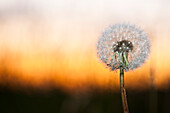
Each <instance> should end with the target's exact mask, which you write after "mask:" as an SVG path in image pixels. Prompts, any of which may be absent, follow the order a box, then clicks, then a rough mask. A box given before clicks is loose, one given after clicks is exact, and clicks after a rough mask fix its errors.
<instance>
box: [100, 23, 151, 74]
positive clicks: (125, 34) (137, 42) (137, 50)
mask: <svg viewBox="0 0 170 113" xmlns="http://www.w3.org/2000/svg"><path fill="white" fill-rule="evenodd" d="M121 52H127V53H128V61H129V64H128V66H127V67H126V68H125V70H126V71H129V70H133V69H136V68H138V67H139V66H141V65H142V64H143V63H144V62H145V60H146V59H147V57H148V54H149V52H150V41H149V38H148V37H147V35H146V33H145V32H144V31H143V30H141V29H140V28H138V27H136V26H135V25H131V24H115V25H112V26H109V27H108V28H106V30H105V31H103V33H102V34H101V36H100V37H99V39H98V42H97V55H98V57H99V59H100V60H101V61H102V62H103V63H105V64H106V67H108V68H110V70H112V71H113V70H116V69H119V68H120V65H119V63H118V62H117V61H116V60H113V61H112V59H113V58H112V56H113V55H114V54H115V53H121Z"/></svg>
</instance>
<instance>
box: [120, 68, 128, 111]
mask: <svg viewBox="0 0 170 113" xmlns="http://www.w3.org/2000/svg"><path fill="white" fill-rule="evenodd" d="M120 90H121V97H122V106H123V109H124V113H129V109H128V103H127V98H126V90H125V86H124V69H123V67H120Z"/></svg>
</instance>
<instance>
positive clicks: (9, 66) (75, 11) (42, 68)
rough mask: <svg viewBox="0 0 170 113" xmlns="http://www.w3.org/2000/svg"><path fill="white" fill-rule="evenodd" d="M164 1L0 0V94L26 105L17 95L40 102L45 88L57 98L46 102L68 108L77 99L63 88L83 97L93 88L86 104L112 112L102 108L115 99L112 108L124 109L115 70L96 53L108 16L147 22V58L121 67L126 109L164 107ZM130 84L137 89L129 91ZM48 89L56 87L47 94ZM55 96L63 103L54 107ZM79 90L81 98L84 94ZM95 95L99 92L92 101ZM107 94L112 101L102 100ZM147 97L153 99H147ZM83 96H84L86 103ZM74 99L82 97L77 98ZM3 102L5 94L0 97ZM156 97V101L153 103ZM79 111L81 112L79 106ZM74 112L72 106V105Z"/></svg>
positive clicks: (169, 16)
mask: <svg viewBox="0 0 170 113" xmlns="http://www.w3.org/2000/svg"><path fill="white" fill-rule="evenodd" d="M169 5H170V1H168V0H165V1H161V0H142V1H140V0H137V1H135V0H127V1H123V0H86V1H78V0H64V1H62V0H56V1H53V0H48V1H47V0H29V1H28V0H27V1H26V0H25V1H23V0H1V1H0V87H1V89H0V98H1V99H2V98H5V99H6V98H10V99H8V101H7V102H10V100H11V99H14V100H12V101H13V103H12V104H11V105H10V107H11V106H13V104H16V105H15V106H14V108H12V109H13V111H15V110H16V111H17V112H25V110H26V109H28V108H23V109H20V106H21V103H27V102H28V104H27V105H28V106H30V105H31V103H32V102H33V103H34V102H35V101H36V102H37V104H39V103H41V102H43V99H44V98H46V95H49V97H47V98H46V99H47V100H46V101H44V103H46V102H47V103H48V102H52V103H51V105H54V106H53V108H51V107H47V109H46V110H47V111H48V110H50V109H52V111H51V112H61V113H66V112H67V111H65V112H64V111H61V109H62V107H61V106H62V104H63V103H62V102H63V101H64V100H66V101H67V100H69V102H68V103H69V104H70V103H71V104H72V103H73V104H74V102H75V99H71V100H70V98H72V97H70V96H68V94H73V95H76V94H77V93H78V94H79V93H80V94H81V93H82V94H84V95H86V94H87V96H85V99H84V100H86V98H89V95H92V96H90V98H91V99H89V101H90V100H92V103H91V102H89V103H88V104H87V105H88V106H93V107H92V109H95V110H94V111H89V112H88V113H106V112H107V113H110V112H111V111H106V112H105V111H102V110H101V109H103V110H106V109H107V110H109V109H111V108H112V107H111V106H112V104H113V106H116V107H114V108H115V110H114V111H117V112H116V113H118V112H122V111H120V110H121V106H120V98H119V93H118V92H119V74H118V72H110V71H109V70H108V69H106V68H105V66H104V64H102V63H101V62H100V61H99V60H98V58H97V56H96V46H95V44H96V42H97V39H98V37H99V36H100V34H101V32H102V31H103V30H104V29H105V28H106V27H107V26H109V25H110V24H115V23H123V22H130V23H132V24H135V25H137V26H140V27H141V28H142V29H144V31H145V32H147V34H148V36H149V37H150V40H151V43H152V48H151V53H150V55H149V58H148V60H147V61H146V63H145V64H144V65H143V66H142V67H140V68H139V69H137V70H134V71H131V72H127V73H126V74H125V86H126V87H127V90H128V91H129V93H130V97H128V98H130V99H129V103H130V110H132V111H133V110H134V112H137V111H140V110H141V109H143V111H141V113H144V112H147V111H148V110H150V113H158V112H160V113H169V111H168V107H167V100H168V99H169V97H168V96H167V95H168V94H169V86H170V70H169V64H170V59H169V57H170V52H169V49H170V47H169V42H170V38H169V29H170V13H169V10H170V7H169ZM44 91H45V92H44ZM53 91H54V92H53ZM95 91H96V92H97V94H96V92H95ZM105 91H106V92H105ZM108 91H109V92H108ZM134 91H135V92H138V93H135V94H133V93H132V92H134ZM157 91H158V92H157ZM164 91H165V92H164ZM33 92H34V93H35V92H41V93H47V92H49V94H48V93H47V94H45V95H43V96H42V97H41V96H40V95H41V93H39V94H34V93H33ZM50 92H53V93H52V95H50ZM23 93H24V94H23ZM32 93H33V94H32ZM110 93H111V94H110ZM29 94H31V95H29ZM53 94H54V95H55V94H56V96H53ZM20 96H21V97H20ZM39 96H40V97H39ZM95 96H97V97H96V98H95ZM135 96H137V97H136V98H135V99H133V98H134V97H135ZM60 97H61V98H62V99H61V100H59V102H61V103H59V104H56V106H57V108H56V109H60V110H59V111H55V110H56V109H55V103H56V102H58V100H54V102H53V101H52V100H53V99H54V98H56V99H57V98H60ZM80 97H81V98H83V95H82V96H80ZM105 97H108V98H105ZM35 98H37V99H39V100H40V101H39V100H36V99H35ZM25 99H26V100H25ZM27 99H28V100H27ZM34 99H35V100H34ZM50 99H51V100H50ZM93 99H94V100H93ZM95 99H96V100H95ZM98 99H99V101H100V99H103V100H101V101H100V102H101V104H99V105H96V103H98ZM110 99H111V103H108V105H109V107H108V108H107V106H105V107H104V108H102V106H103V104H105V103H106V105H107V102H109V101H110ZM140 99H141V100H140ZM148 99H150V100H149V102H150V103H147V102H148ZM84 100H83V103H84V102H85V103H86V101H84ZM87 100H88V99H87ZM114 100H115V102H113V101H114ZM15 101H16V103H15ZM77 101H78V102H77V103H79V101H81V99H80V100H79V99H78V100H77ZM3 102H5V100H3V101H2V104H1V105H3ZM36 102H35V103H36ZM93 102H94V103H93ZM100 102H99V103H100ZM112 102H113V103H112ZM66 103H67V102H66ZM116 103H118V104H117V105H116ZM134 103H138V104H135V105H134ZM143 104H144V105H143ZM157 105H159V107H158V108H156V107H155V106H157ZM4 106H6V104H4V105H3V108H4ZM17 106H18V107H17ZM44 106H48V105H42V106H41V105H40V106H36V105H35V106H34V105H32V106H31V108H30V109H31V111H32V110H33V109H35V111H32V112H36V113H37V112H39V113H41V112H42V113H43V112H45V110H44V111H43V110H42V111H36V110H38V109H37V107H44ZM66 106H67V105H66ZM82 106H84V105H82ZM79 107H80V106H79ZM79 107H77V108H79ZM86 107H87V106H86ZM86 107H85V108H86ZM73 108H74V107H73ZM85 108H82V110H83V111H84V109H85ZM88 108H89V107H88ZM100 108H101V109H100ZM89 109H90V108H89ZM116 109H117V110H116ZM22 110H24V111H22ZM111 110H113V109H111ZM154 110H155V111H154ZM4 112H5V108H4ZM8 112H11V111H8ZM28 112H29V111H28ZM70 112H71V110H70ZM76 112H81V113H83V112H82V111H81V110H80V111H76ZM76 112H74V110H73V113H76ZM138 113H139V112H138Z"/></svg>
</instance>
